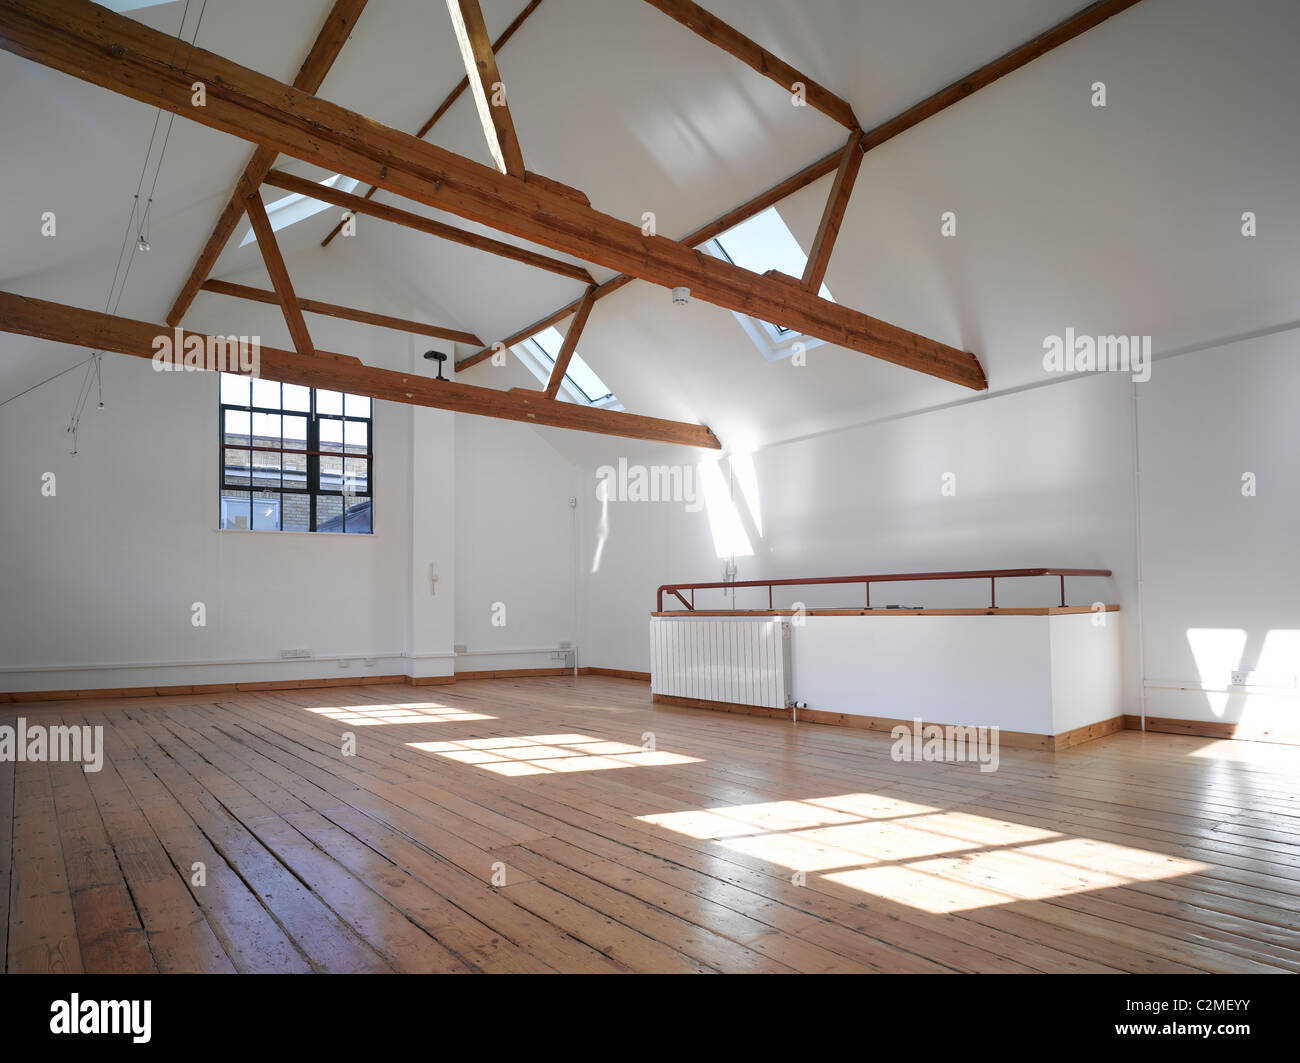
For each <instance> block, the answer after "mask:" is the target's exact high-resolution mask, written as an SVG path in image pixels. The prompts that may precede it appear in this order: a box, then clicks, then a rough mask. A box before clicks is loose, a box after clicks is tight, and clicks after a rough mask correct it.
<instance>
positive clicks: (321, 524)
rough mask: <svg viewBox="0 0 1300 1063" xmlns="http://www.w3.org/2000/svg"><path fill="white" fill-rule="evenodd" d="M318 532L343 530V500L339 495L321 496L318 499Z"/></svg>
mask: <svg viewBox="0 0 1300 1063" xmlns="http://www.w3.org/2000/svg"><path fill="white" fill-rule="evenodd" d="M316 530H317V531H318V532H341V531H342V530H343V499H341V498H340V497H339V496H338V495H320V496H319V497H318V498H317V499H316Z"/></svg>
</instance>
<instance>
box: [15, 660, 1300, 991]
mask: <svg viewBox="0 0 1300 1063" xmlns="http://www.w3.org/2000/svg"><path fill="white" fill-rule="evenodd" d="M18 716H25V717H26V718H27V720H28V722H29V723H31V724H37V723H40V724H52V723H56V722H66V723H88V724H92V725H94V724H102V725H103V726H104V729H105V743H106V745H107V749H108V755H107V759H106V763H105V766H104V768H103V770H102V771H100V772H98V773H85V772H83V771H82V770H81V767H80V766H79V765H70V764H53V765H51V764H44V763H38V764H31V763H23V764H17V765H15V764H3V765H0V861H3V862H2V863H0V955H3V956H4V957H5V968H6V970H7V971H10V972H18V971H68V972H76V971H88V972H105V971H167V972H170V971H313V970H315V971H390V970H396V971H610V972H615V971H701V972H706V971H780V972H789V971H805V972H828V971H859V972H860V971H901V972H907V971H917V972H943V971H1044V972H1056V971H1097V972H1107V971H1141V972H1152V971H1172V972H1186V971H1297V970H1300V917H1298V916H1297V914H1296V912H1297V908H1300V771H1298V770H1297V769H1298V768H1300V749H1296V748H1293V747H1286V746H1276V745H1262V744H1252V743H1246V742H1225V741H1211V740H1205V739H1196V738H1187V737H1181V736H1173V735H1146V736H1143V735H1141V734H1137V733H1133V732H1125V733H1122V734H1119V735H1115V736H1113V737H1110V738H1105V739H1101V740H1099V741H1096V742H1093V743H1089V744H1087V745H1084V746H1081V747H1079V748H1078V749H1075V750H1071V751H1069V752H1066V753H1058V754H1047V753H1037V752H1029V751H1015V750H1008V749H1004V750H1003V751H1002V755H1001V767H1000V770H999V771H997V772H995V773H982V772H980V771H979V770H978V767H977V766H976V765H973V764H933V763H927V764H917V763H898V762H895V761H893V760H891V758H890V755H889V753H890V745H891V743H890V741H889V738H888V736H885V735H875V734H871V733H868V732H862V731H851V730H843V729H837V728H831V727H819V726H814V725H801V726H797V727H796V726H792V725H791V724H789V723H786V722H782V721H776V720H767V719H757V718H751V717H744V716H737V715H728V714H722V713H710V712H703V711H694V710H686V709H667V708H663V707H658V708H656V707H654V706H652V704H651V702H650V697H649V692H648V689H647V686H646V685H645V684H643V683H637V682H631V681H625V680H617V679H607V678H599V677H590V678H586V677H584V678H581V679H570V678H558V679H554V678H550V679H523V680H517V681H511V680H491V681H482V682H472V683H462V684H459V685H457V686H455V687H427V688H423V689H412V688H410V687H405V686H388V687H357V688H334V689H328V690H297V691H282V692H276V693H244V694H237V695H232V696H216V695H206V696H202V697H173V698H154V699H150V698H140V699H131V700H122V701H106V702H95V703H75V704H74V703H63V704H60V705H56V706H50V707H40V706H19V705H11V706H6V712H5V714H4V716H3V718H0V723H8V724H13V722H14V720H15V718H16V717H18ZM344 732H351V733H352V734H353V735H355V737H356V743H357V745H356V755H355V756H353V757H344V756H342V755H341V752H340V751H341V743H342V736H343V734H344ZM651 734H652V735H653V751H646V750H643V746H648V745H649V744H650V735H651ZM197 865H203V868H204V870H205V874H206V878H205V881H204V882H203V884H196V883H198V882H199V879H198V877H197V876H198V867H197Z"/></svg>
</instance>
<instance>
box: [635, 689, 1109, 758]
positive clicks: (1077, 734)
mask: <svg viewBox="0 0 1300 1063" xmlns="http://www.w3.org/2000/svg"><path fill="white" fill-rule="evenodd" d="M654 700H655V702H656V703H657V704H660V705H677V706H679V707H682V708H692V709H712V710H714V711H717V712H737V713H742V714H744V715H746V716H769V717H775V718H776V719H780V720H790V719H794V718H796V717H795V716H794V714H793V712H792V711H791V710H790V709H773V708H767V707H762V706H757V705H740V704H736V703H734V702H728V701H700V700H699V699H697V698H679V697H673V696H671V695H668V694H655V695H654ZM797 720H798V722H799V723H815V724H820V725H823V726H830V727H853V728H856V729H858V730H864V731H885V732H888V731H892V730H893V729H894V728H895V727H898V726H900V725H901V726H904V727H909V728H910V727H912V726H914V725H915V723H916V721H915V720H896V719H891V718H889V717H885V716H854V715H851V714H849V713H844V712H825V711H822V710H819V709H800V710H799V714H798V717H797ZM1124 720H1125V718H1124V717H1123V716H1113V717H1111V718H1110V719H1109V720H1101V721H1100V722H1098V723H1092V724H1088V725H1087V726H1084V727H1076V728H1075V729H1074V730H1072V731H1065V732H1063V733H1061V734H1059V735H1040V734H1030V733H1028V732H1025V731H1001V732H999V734H998V740H999V741H1000V742H1001V743H1002V744H1003V745H1005V746H1007V747H1008V748H1011V749H1039V750H1043V751H1044V752H1048V753H1059V752H1060V751H1061V750H1065V749H1069V748H1070V747H1071V746H1077V745H1079V744H1080V743H1083V742H1090V741H1092V739H1094V738H1101V737H1103V736H1104V735H1108V734H1114V733H1115V732H1116V731H1122V730H1124ZM921 723H922V726H926V725H928V724H933V723H934V721H933V720H922V721H921ZM939 726H944V725H943V724H940V725H939ZM959 726H960V725H959Z"/></svg>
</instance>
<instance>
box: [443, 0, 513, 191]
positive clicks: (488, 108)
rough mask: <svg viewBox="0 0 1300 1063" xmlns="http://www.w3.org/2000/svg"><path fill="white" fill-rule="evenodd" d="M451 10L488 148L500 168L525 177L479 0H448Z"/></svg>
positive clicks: (452, 20) (503, 171) (508, 105)
mask: <svg viewBox="0 0 1300 1063" xmlns="http://www.w3.org/2000/svg"><path fill="white" fill-rule="evenodd" d="M447 11H448V13H450V15H451V24H452V27H453V28H454V29H455V31H456V43H457V44H459V45H460V55H461V58H462V59H463V60H464V61H465V76H466V77H467V78H469V87H470V91H471V92H472V93H473V95H474V103H475V105H476V106H477V107H478V116H479V121H480V122H482V124H483V135H484V136H485V137H486V138H487V143H488V151H489V153H490V154H491V155H492V159H493V161H495V162H496V164H497V169H498V170H500V171H501V172H502V173H505V174H509V175H510V176H512V177H519V178H522V177H523V176H524V173H525V170H524V154H523V152H522V151H521V150H520V148H519V137H518V136H516V135H515V123H514V119H513V118H511V117H510V104H509V102H508V101H507V100H506V93H505V83H504V82H503V81H502V80H501V72H500V71H499V70H497V57H496V54H495V53H494V52H493V50H492V39H491V38H490V37H489V36H488V31H487V24H486V23H485V22H484V21H483V12H482V11H481V10H480V9H479V6H478V0H447Z"/></svg>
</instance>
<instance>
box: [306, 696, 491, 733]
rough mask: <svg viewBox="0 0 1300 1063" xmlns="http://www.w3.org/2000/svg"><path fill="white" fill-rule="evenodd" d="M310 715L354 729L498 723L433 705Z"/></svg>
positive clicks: (348, 708) (332, 710)
mask: <svg viewBox="0 0 1300 1063" xmlns="http://www.w3.org/2000/svg"><path fill="white" fill-rule="evenodd" d="M307 711H308V712H314V713H316V714H317V715H318V716H325V717H327V718H328V719H331V720H337V721H338V722H339V723H346V724H349V725H351V726H353V727H377V726H381V725H383V724H394V723H468V722H470V721H472V720H495V719H496V717H495V716H487V715H485V714H484V713H481V712H468V711H466V710H465V709H453V708H451V707H450V706H447V705H439V704H437V703H436V702H432V701H422V702H412V703H411V704H409V705H348V706H345V707H327V706H318V707H315V708H308V709H307Z"/></svg>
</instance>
